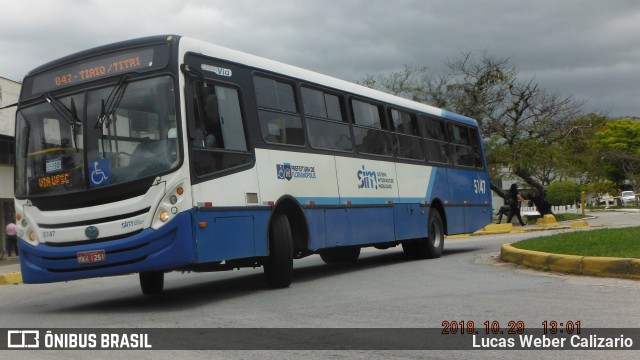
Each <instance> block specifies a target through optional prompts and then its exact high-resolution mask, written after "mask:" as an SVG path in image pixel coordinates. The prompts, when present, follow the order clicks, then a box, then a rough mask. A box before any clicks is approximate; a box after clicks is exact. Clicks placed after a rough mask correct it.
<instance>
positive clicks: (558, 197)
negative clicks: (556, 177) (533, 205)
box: [547, 181, 580, 206]
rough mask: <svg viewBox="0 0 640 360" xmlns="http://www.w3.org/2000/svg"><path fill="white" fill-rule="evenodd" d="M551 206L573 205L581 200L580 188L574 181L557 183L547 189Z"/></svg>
mask: <svg viewBox="0 0 640 360" xmlns="http://www.w3.org/2000/svg"><path fill="white" fill-rule="evenodd" d="M547 199H548V200H549V203H550V204H551V205H555V206H558V205H572V204H575V203H577V202H578V201H579V200H580V186H578V184H576V183H574V182H573V181H556V182H554V183H553V184H551V185H549V186H548V187H547Z"/></svg>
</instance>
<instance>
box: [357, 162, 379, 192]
mask: <svg viewBox="0 0 640 360" xmlns="http://www.w3.org/2000/svg"><path fill="white" fill-rule="evenodd" d="M357 175H358V181H360V184H358V189H377V188H378V177H377V175H376V172H375V171H370V170H366V169H365V168H364V165H362V170H358V173H357Z"/></svg>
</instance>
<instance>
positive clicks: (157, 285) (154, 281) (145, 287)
mask: <svg viewBox="0 0 640 360" xmlns="http://www.w3.org/2000/svg"><path fill="white" fill-rule="evenodd" d="M139 277H140V288H141V289H142V293H143V294H145V295H153V294H160V293H161V292H162V289H163V288H164V272H162V271H146V272H141V273H140V274H139Z"/></svg>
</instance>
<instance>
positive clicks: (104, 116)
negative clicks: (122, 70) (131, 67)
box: [95, 76, 128, 129]
mask: <svg viewBox="0 0 640 360" xmlns="http://www.w3.org/2000/svg"><path fill="white" fill-rule="evenodd" d="M126 81H127V77H126V76H121V77H120V79H119V80H118V83H117V84H116V86H115V87H114V88H113V90H111V93H110V94H109V97H107V100H106V101H105V100H104V99H102V100H101V101H102V104H101V108H100V116H98V121H97V122H96V125H95V128H96V129H98V128H99V127H101V126H102V124H104V122H105V121H107V126H109V122H108V120H109V118H110V117H111V115H112V114H113V113H114V112H115V111H116V108H117V107H118V105H119V104H120V101H122V98H123V97H124V92H125V90H126V88H127V85H128V83H127V82H126Z"/></svg>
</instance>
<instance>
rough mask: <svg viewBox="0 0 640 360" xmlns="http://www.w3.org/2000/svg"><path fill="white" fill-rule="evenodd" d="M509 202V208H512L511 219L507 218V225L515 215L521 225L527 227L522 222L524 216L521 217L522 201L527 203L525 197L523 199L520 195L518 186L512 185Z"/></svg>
mask: <svg viewBox="0 0 640 360" xmlns="http://www.w3.org/2000/svg"><path fill="white" fill-rule="evenodd" d="M507 201H508V202H509V208H510V213H509V217H508V218H507V223H510V222H511V219H513V216H514V215H515V216H517V217H518V221H520V225H521V226H525V225H526V223H525V222H524V221H522V216H521V215H520V201H526V200H525V198H524V197H522V195H520V192H519V191H518V185H517V184H512V185H511V188H510V189H509V197H508V198H507Z"/></svg>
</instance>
